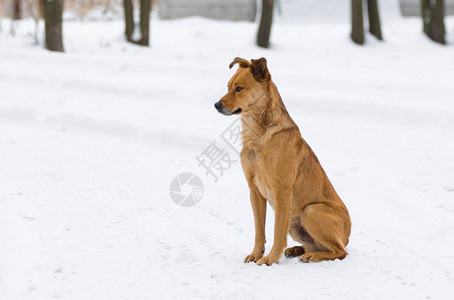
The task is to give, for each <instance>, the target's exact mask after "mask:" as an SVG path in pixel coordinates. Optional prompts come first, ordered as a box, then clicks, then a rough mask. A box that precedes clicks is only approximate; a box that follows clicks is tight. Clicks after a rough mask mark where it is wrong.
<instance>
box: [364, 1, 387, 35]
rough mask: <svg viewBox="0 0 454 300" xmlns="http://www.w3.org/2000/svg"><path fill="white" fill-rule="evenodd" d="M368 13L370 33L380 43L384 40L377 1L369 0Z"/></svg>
mask: <svg viewBox="0 0 454 300" xmlns="http://www.w3.org/2000/svg"><path fill="white" fill-rule="evenodd" d="M367 12H368V14H369V31H370V33H372V34H373V35H375V37H377V39H379V40H380V41H382V40H383V37H382V34H381V27H380V17H379V14H378V4H377V0H367Z"/></svg>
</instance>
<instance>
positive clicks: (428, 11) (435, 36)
mask: <svg viewBox="0 0 454 300" xmlns="http://www.w3.org/2000/svg"><path fill="white" fill-rule="evenodd" d="M421 14H422V20H423V30H424V33H425V34H427V36H428V37H429V38H430V39H431V40H433V41H435V42H437V43H440V44H446V39H445V33H446V31H445V23H444V0H434V1H431V0H421Z"/></svg>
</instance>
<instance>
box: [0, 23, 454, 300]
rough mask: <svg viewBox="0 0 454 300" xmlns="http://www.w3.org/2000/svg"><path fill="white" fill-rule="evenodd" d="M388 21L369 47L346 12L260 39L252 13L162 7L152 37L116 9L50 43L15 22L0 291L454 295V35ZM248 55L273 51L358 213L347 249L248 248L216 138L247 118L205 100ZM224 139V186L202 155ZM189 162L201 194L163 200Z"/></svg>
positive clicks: (276, 68)
mask: <svg viewBox="0 0 454 300" xmlns="http://www.w3.org/2000/svg"><path fill="white" fill-rule="evenodd" d="M384 24H385V26H384V36H385V39H386V42H384V43H380V42H377V41H375V40H374V39H373V37H371V36H367V45H366V46H365V47H359V46H355V45H354V44H352V43H351V42H350V41H349V39H348V35H349V28H348V24H347V23H345V22H344V23H342V22H340V23H339V22H333V23H330V22H324V23H304V24H294V23H292V24H290V23H286V22H281V23H279V22H278V25H277V26H275V27H274V29H273V35H272V43H273V47H272V49H269V50H264V49H259V48H257V47H255V46H254V43H253V42H254V35H255V30H256V25H254V24H251V23H229V22H217V21H210V20H204V19H199V18H189V19H184V20H178V21H166V22H164V21H159V20H156V19H154V20H153V22H152V47H151V48H150V49H145V48H141V47H138V46H134V45H130V44H127V43H125V42H124V41H123V37H122V34H121V33H122V32H123V25H122V22H121V21H111V22H108V21H90V22H67V23H66V24H65V27H64V30H65V47H66V50H67V52H66V53H65V54H58V53H50V52H47V51H46V50H44V49H42V48H41V47H40V46H34V45H33V37H32V36H31V33H32V32H33V25H32V22H28V21H24V22H22V23H20V24H18V25H17V34H16V37H11V36H10V35H9V34H8V33H7V29H8V27H9V22H7V21H5V20H3V24H2V28H3V33H0V299H33V300H35V299H53V298H56V299H58V298H61V299H161V298H163V299H167V298H180V299H183V298H207V299H216V298H224V299H235V298H243V299H244V298H256V299H270V298H276V299H318V298H334V299H390V298H400V299H429V298H432V299H449V298H451V299H452V297H453V294H454V251H453V250H452V249H453V246H454V171H453V167H454V87H453V75H454V49H453V46H452V45H451V46H447V47H442V46H438V45H436V44H434V43H432V42H430V41H429V40H427V39H426V38H425V37H424V36H423V35H422V34H421V33H420V31H421V30H420V27H421V26H420V22H419V20H417V19H400V18H392V19H389V20H388V19H385V20H384ZM447 30H448V33H449V34H450V36H451V39H452V36H453V35H454V19H452V18H449V19H447ZM236 56H241V57H245V58H258V57H261V56H265V57H266V58H267V59H268V62H269V69H270V71H271V73H272V76H273V79H274V81H275V83H276V84H277V86H278V88H279V90H280V92H281V95H282V97H283V99H284V102H285V103H286V105H287V108H288V110H289V112H290V114H291V115H292V117H293V118H294V120H295V121H296V122H297V124H298V125H299V127H300V130H301V132H302V134H303V137H304V138H305V139H306V140H307V142H308V143H309V144H310V145H311V146H312V148H313V149H314V151H315V152H316V154H317V155H318V157H319V159H320V161H321V163H322V165H323V166H324V168H325V170H326V172H327V174H328V176H329V177H330V179H331V181H332V182H333V184H334V186H335V188H336V189H337V191H338V193H339V194H340V196H341V197H342V199H343V200H344V202H345V203H346V205H347V207H348V209H349V210H350V214H351V217H352V221H353V229H352V235H351V239H350V244H349V245H348V247H347V250H348V252H349V253H350V255H349V256H348V257H347V258H346V259H345V260H343V261H334V262H322V263H309V264H302V263H300V262H299V261H298V260H297V259H287V258H285V257H282V258H281V260H280V262H279V264H278V265H273V266H271V267H267V266H261V267H259V266H257V265H256V264H244V263H243V258H244V257H245V256H246V255H247V254H249V252H250V251H251V250H252V247H253V241H254V229H253V218H252V210H251V208H250V203H249V199H248V195H249V193H248V188H247V184H246V181H245V179H244V178H243V174H242V170H241V166H240V164H239V162H238V159H239V157H238V156H236V154H235V153H234V152H233V151H232V150H230V148H229V147H228V145H226V144H225V142H223V140H222V139H221V137H220V135H221V134H222V133H223V132H224V130H225V129H226V128H227V127H228V126H229V125H230V124H232V122H234V121H235V118H234V117H231V118H228V117H225V116H221V115H219V114H218V113H217V112H216V111H215V109H214V108H213V104H214V102H215V101H217V100H218V99H219V98H220V97H221V96H223V95H224V93H225V91H226V84H227V81H228V79H229V78H230V76H231V75H232V74H233V73H234V70H229V69H228V64H229V63H230V62H231V60H232V59H233V58H234V57H236ZM213 141H215V142H216V144H217V145H219V146H220V147H222V148H225V150H226V151H229V153H230V154H231V157H232V158H234V159H237V162H235V163H233V164H232V166H231V169H229V170H227V171H226V172H225V173H224V175H223V176H222V177H221V178H220V179H219V181H218V182H216V183H214V182H213V179H212V177H210V176H209V175H208V176H207V175H205V171H204V169H203V168H201V167H199V166H198V163H197V160H196V156H198V155H200V154H201V153H202V152H203V151H204V150H205V149H206V148H207V146H208V145H210V143H212V142H213ZM183 172H192V173H196V174H198V175H199V176H200V178H201V179H202V180H203V182H204V185H205V192H204V195H203V198H202V200H201V201H200V203H198V204H197V205H196V206H194V207H191V208H182V207H179V206H177V205H175V204H174V203H173V202H172V200H171V199H170V196H169V184H170V182H171V180H172V179H173V178H174V177H175V176H176V175H178V174H180V173H183ZM273 219H274V216H273V211H272V210H271V209H269V210H268V217H267V233H268V234H267V245H266V251H267V252H268V251H269V250H270V249H271V246H272V244H273V235H272V230H273ZM288 245H289V246H291V245H295V243H294V242H293V241H292V240H291V239H290V238H289V242H288Z"/></svg>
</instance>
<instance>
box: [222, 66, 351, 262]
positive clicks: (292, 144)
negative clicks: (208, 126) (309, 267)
mask: <svg viewBox="0 0 454 300" xmlns="http://www.w3.org/2000/svg"><path fill="white" fill-rule="evenodd" d="M235 64H239V68H238V70H237V71H236V73H235V75H233V77H232V78H231V79H230V81H229V84H228V92H227V94H226V95H225V96H224V97H222V98H221V100H219V101H218V102H216V103H215V105H214V106H215V108H216V109H217V110H218V111H219V112H220V113H222V114H224V115H234V114H240V115H241V123H242V132H241V134H242V138H243V149H242V151H241V165H242V167H243V171H244V174H245V175H246V180H247V182H248V185H249V189H250V198H251V203H252V210H253V213H254V224H255V246H254V249H253V250H252V253H251V254H249V255H248V256H246V258H245V259H244V262H256V263H257V264H259V265H262V264H267V265H272V264H273V263H278V262H279V259H280V257H281V255H282V252H283V251H284V249H285V247H286V246H287V233H288V234H290V236H291V237H292V238H293V239H294V240H295V241H297V242H299V243H301V244H302V246H296V247H292V248H287V249H286V250H285V255H286V256H287V257H295V256H299V258H300V260H302V261H304V262H309V261H312V262H318V261H323V260H334V259H343V258H344V257H345V256H347V254H348V253H347V251H345V246H346V245H347V243H348V239H349V236H350V230H351V221H350V216H349V214H348V211H347V208H346V207H345V205H344V203H343V202H342V200H341V199H340V197H339V196H338V195H337V193H336V191H335V190H334V188H333V186H332V184H331V182H330V181H329V179H328V177H327V176H326V173H325V171H324V170H323V168H322V166H321V165H320V163H319V161H318V159H317V157H316V156H315V154H314V152H313V151H312V149H311V148H310V147H309V145H308V144H307V143H306V142H305V141H304V140H303V138H302V137H301V134H300V131H299V129H298V126H297V125H296V124H295V122H294V121H293V120H292V118H291V117H290V115H289V114H288V112H287V110H286V108H285V106H284V103H283V102H282V99H281V97H280V95H279V92H278V90H277V88H276V85H275V84H274V83H273V81H272V80H271V75H270V73H269V72H268V68H267V62H266V59H265V58H260V59H257V60H255V59H252V60H251V61H250V62H249V61H247V60H245V59H242V58H235V59H234V60H233V62H232V63H231V64H230V68H232V67H233V66H234V65H235ZM267 200H268V202H269V203H270V205H271V206H272V207H273V208H274V210H275V224H274V245H273V248H272V249H271V251H270V253H269V254H268V256H265V257H263V255H264V250H265V217H266V205H267V204H266V201H267Z"/></svg>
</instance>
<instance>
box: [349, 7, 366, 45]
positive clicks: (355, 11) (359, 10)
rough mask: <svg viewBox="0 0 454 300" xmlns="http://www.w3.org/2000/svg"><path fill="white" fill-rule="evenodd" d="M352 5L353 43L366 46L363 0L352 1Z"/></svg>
mask: <svg viewBox="0 0 454 300" xmlns="http://www.w3.org/2000/svg"><path fill="white" fill-rule="evenodd" d="M351 1H352V2H351V5H352V33H351V38H352V40H353V42H355V43H356V44H359V45H363V44H364V24H363V0H351Z"/></svg>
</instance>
